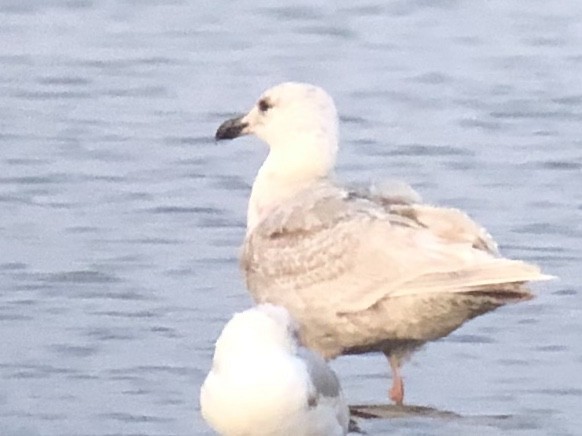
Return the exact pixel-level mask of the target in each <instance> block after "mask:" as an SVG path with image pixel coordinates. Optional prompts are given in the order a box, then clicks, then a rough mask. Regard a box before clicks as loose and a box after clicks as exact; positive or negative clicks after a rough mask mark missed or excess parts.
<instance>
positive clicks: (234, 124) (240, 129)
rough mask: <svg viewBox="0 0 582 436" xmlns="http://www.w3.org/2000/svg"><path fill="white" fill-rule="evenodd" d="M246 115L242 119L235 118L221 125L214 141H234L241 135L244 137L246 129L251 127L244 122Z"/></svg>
mask: <svg viewBox="0 0 582 436" xmlns="http://www.w3.org/2000/svg"><path fill="white" fill-rule="evenodd" d="M243 118H244V115H242V116H240V117H236V118H233V119H231V120H227V121H225V122H224V123H222V124H221V125H220V127H219V128H218V130H217V131H216V134H215V135H214V139H216V140H217V141H218V140H220V139H234V138H237V137H239V136H241V135H244V134H245V133H246V132H244V129H245V128H246V127H247V126H248V125H249V124H248V123H245V122H244V121H242V119H243Z"/></svg>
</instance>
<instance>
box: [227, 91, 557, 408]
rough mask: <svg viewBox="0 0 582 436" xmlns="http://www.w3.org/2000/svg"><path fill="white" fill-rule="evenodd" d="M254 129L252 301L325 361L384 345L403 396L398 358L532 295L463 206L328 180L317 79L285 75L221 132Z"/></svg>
mask: <svg viewBox="0 0 582 436" xmlns="http://www.w3.org/2000/svg"><path fill="white" fill-rule="evenodd" d="M245 134H254V135H255V136H257V137H259V138H260V139H262V140H263V141H265V142H266V143H267V144H268V145H269V155H268V156H267V158H266V160H265V161H264V163H263V165H262V166H261V168H260V170H259V172H258V174H257V177H256V179H255V181H254V183H253V188H252V192H251V197H250V201H249V207H248V215H247V234H246V238H245V241H244V246H243V254H242V259H241V265H242V268H243V270H244V273H245V277H246V282H247V287H248V289H249V290H250V293H251V294H252V296H253V298H254V300H255V301H256V302H257V303H264V302H270V303H273V304H278V305H281V306H284V307H286V308H287V309H288V310H289V311H290V312H291V314H292V315H293V317H294V318H295V319H297V320H298V321H299V323H300V325H301V330H300V334H301V339H302V341H303V343H304V344H305V345H306V346H308V347H310V348H312V349H314V350H317V351H319V352H320V353H321V354H322V355H323V356H324V357H325V358H326V359H330V358H334V357H336V356H338V355H341V354H359V353H367V352H377V351H379V352H382V353H384V354H385V355H386V356H387V357H388V360H389V362H390V366H391V369H392V388H391V389H390V397H391V398H392V399H393V400H394V401H395V402H396V403H397V404H402V401H403V397H404V385H403V382H402V378H401V376H400V372H399V368H400V366H401V364H402V362H403V359H404V358H405V357H407V356H408V355H409V354H410V353H411V352H413V351H414V350H415V349H417V348H418V347H420V346H422V345H423V344H424V343H426V342H428V341H433V340H436V339H439V338H442V337H443V336H446V335H448V334H449V333H451V332H452V331H453V330H455V329H457V328H458V327H460V326H461V325H462V324H463V323H464V322H465V321H467V320H469V319H472V318H474V317H476V316H478V315H481V314H483V313H486V312H489V311H491V310H493V309H496V308H498V307H500V306H503V305H505V304H507V303H510V302H518V301H523V300H528V299H530V298H532V296H533V295H532V294H531V293H530V291H529V290H528V289H527V287H526V286H525V285H524V283H525V282H527V281H535V280H544V279H547V278H549V277H548V276H545V275H543V274H542V273H541V272H540V270H539V268H537V267H536V266H534V265H531V264H528V263H525V262H521V261H516V260H510V259H506V258H503V257H501V256H500V255H499V254H498V252H497V246H496V244H495V242H494V241H493V239H492V238H491V237H490V235H489V234H488V233H487V232H486V231H485V229H483V228H481V227H480V226H479V225H478V224H476V223H475V222H474V221H472V220H471V219H470V218H469V217H468V216H467V215H465V214H464V213H463V212H461V211H459V210H456V209H448V208H439V207H433V206H428V205H424V204H419V203H417V202H416V201H415V200H414V199H412V198H407V197H406V196H404V197H402V196H399V195H391V194H390V193H382V192H373V191H372V190H367V191H363V192H350V191H349V190H346V189H344V188H342V187H339V186H337V185H336V184H334V183H333V181H332V180H330V175H331V173H332V171H333V168H334V165H335V162H336V153H337V149H338V136H339V135H338V116H337V112H336V108H335V105H334V102H333V100H332V99H331V97H330V96H329V95H328V94H327V93H326V92H325V91H324V90H322V89H321V88H318V87H316V86H312V85H308V84H302V83H283V84H281V85H278V86H275V87H274V88H271V89H269V90H267V91H266V92H265V93H264V94H263V95H262V96H261V97H260V98H259V100H258V102H257V103H256V104H255V105H254V106H253V108H252V109H251V110H250V112H249V113H247V114H246V115H244V116H241V117H238V118H235V119H232V120H228V121H226V122H224V123H223V124H222V125H221V126H220V127H219V128H218V130H217V132H216V139H232V138H235V137H237V136H241V135H245Z"/></svg>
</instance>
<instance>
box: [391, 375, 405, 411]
mask: <svg viewBox="0 0 582 436" xmlns="http://www.w3.org/2000/svg"><path fill="white" fill-rule="evenodd" d="M390 399H391V400H392V401H394V402H395V403H396V404H397V405H398V406H402V402H403V401H404V383H403V382H402V378H400V376H396V377H395V378H394V381H393V382H392V387H391V388H390Z"/></svg>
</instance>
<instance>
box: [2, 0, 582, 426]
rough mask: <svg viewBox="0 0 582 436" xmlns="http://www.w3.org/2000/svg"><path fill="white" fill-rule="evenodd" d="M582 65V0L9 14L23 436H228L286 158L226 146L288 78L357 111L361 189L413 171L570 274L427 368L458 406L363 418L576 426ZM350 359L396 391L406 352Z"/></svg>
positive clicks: (5, 350) (8, 296)
mask: <svg viewBox="0 0 582 436" xmlns="http://www.w3.org/2000/svg"><path fill="white" fill-rule="evenodd" d="M581 72H582V3H581V2H579V1H577V0H569V1H562V2H554V3H550V2H546V1H538V0H516V1H511V2H508V1H504V0H491V1H487V2H470V1H461V0H458V1H456V0H434V1H426V0H392V1H384V0H382V1H381V0H362V1H359V2H353V1H347V0H346V1H336V2H332V1H323V2H322V1H317V0H316V1H313V0H311V1H290V2H286V3H284V2H278V1H275V0H270V1H269V0H257V1H254V2H241V1H238V2H237V1H228V0H216V1H213V2H202V1H186V0H168V1H166V0H0V434H1V435H3V436H28V435H31V436H36V435H43V436H44V435H55V436H85V435H87V436H89V435H91V436H93V435H94V436H105V435H107V436H113V435H123V436H132V435H135V436H137V435H147V436H158V435H159V436H161V435H180V436H182V435H184V436H185V435H203V434H205V435H209V434H211V433H210V431H209V430H208V428H207V427H206V425H205V424H204V422H203V421H202V419H201V417H200V415H199V406H198V390H199V387H200V384H201V382H202V380H203V378H204V376H205V374H206V372H207V371H208V369H209V367H210V363H211V356H212V351H213V345H214V340H215V338H216V337H217V335H218V333H219V332H220V329H221V328H222V326H223V324H224V322H225V321H226V320H227V319H228V318H229V317H230V316H231V314H232V313H233V312H234V311H236V310H240V309H243V308H246V307H248V306H249V305H250V304H251V303H250V299H249V297H248V296H247V294H246V291H245V288H244V284H243V282H242V280H241V275H240V273H239V270H238V261H237V257H238V251H239V246H240V244H241V242H242V238H243V236H244V232H245V217H246V202H247V198H248V195H249V188H250V184H251V183H252V180H253V177H254V174H255V173H256V171H257V169H258V167H259V165H260V163H261V161H262V159H263V158H264V156H265V154H266V147H265V146H264V145H263V144H261V143H259V141H257V140H256V139H253V138H246V139H240V140H238V141H236V142H228V143H220V144H218V145H217V144H215V142H214V140H213V135H214V132H215V130H216V128H217V126H218V125H219V124H220V122H222V121H223V120H224V119H226V118H227V117H230V116H232V115H234V114H236V113H239V112H244V111H246V110H248V109H249V108H250V107H251V105H252V104H254V101H255V99H256V98H257V97H258V95H259V94H260V93H261V92H262V91H263V90H264V89H266V88H268V87H270V86H272V85H274V84H277V83H278V82H281V81H285V80H299V81H306V82H311V83H314V84H318V85H320V86H322V87H324V88H325V89H326V90H327V91H328V92H329V93H330V94H331V95H332V96H333V97H334V98H335V99H336V103H337V106H338V109H339V112H340V114H341V119H342V150H341V153H340V162H339V168H338V176H339V178H340V179H341V180H342V181H345V182H348V181H350V182H351V181H366V180H386V179H404V180H406V181H408V182H410V183H411V184H412V185H413V186H414V187H415V188H416V189H417V190H418V191H419V192H420V193H421V194H422V195H423V197H424V199H425V200H426V201H428V202H431V203H438V204H443V205H450V206H454V207H459V208H463V209H465V210H467V211H468V212H469V213H470V214H471V215H472V216H473V217H474V218H476V219H477V220H478V221H480V222H481V223H482V224H484V225H485V226H487V228H488V229H489V230H490V232H491V233H492V234H493V235H494V236H495V237H496V239H497V240H498V241H499V243H500V246H501V249H502V251H503V253H504V254H505V255H508V256H510V257H518V258H523V259H525V260H529V261H532V262H537V263H539V264H541V265H542V266H543V268H544V270H545V271H546V272H548V273H550V274H554V275H556V276H559V277H560V280H556V281H553V282H550V283H545V284H541V285H539V286H536V290H537V292H538V294H539V297H538V298H537V299H535V300H533V301H531V302H528V303H525V304H521V305H517V306H512V307H507V308H504V309H501V310H498V311H497V312H495V313H492V314H489V315H486V316H483V317H481V318H479V319H477V320H475V321H472V322H470V323H469V324H467V325H466V326H464V327H463V328H461V329H460V330H458V331H457V332H455V333H454V334H452V335H451V336H449V337H448V338H446V339H444V340H442V341H440V342H438V343H434V344H431V345H429V346H428V347H426V348H425V350H424V351H421V352H419V353H417V354H416V355H415V356H414V357H413V359H412V361H411V362H410V363H409V364H408V365H406V366H405V369H404V376H405V380H406V383H407V385H406V387H407V399H408V401H409V402H410V403H411V404H417V405H425V406H431V407H436V408H438V409H439V410H443V411H452V412H455V413H457V414H458V415H460V416H459V417H458V418H454V419H443V418H438V417H437V418H429V417H408V418H402V419H394V420H381V421H367V422H361V427H362V428H363V429H364V430H365V431H367V432H368V434H371V435H382V434H385V435H388V434H402V435H420V434H423V435H425V434H430V435H441V434H442V435H444V434H446V435H454V434H459V435H463V434H469V433H473V434H479V435H481V434H485V435H488V434H491V435H495V434H501V433H503V434H528V435H532V434H539V435H542V434H544V435H545V434H554V435H574V434H579V431H580V430H579V429H580V426H581V425H582V417H581V415H580V411H581V410H582V371H581V369H582V340H581V338H582V300H581V293H580V289H579V277H580V265H581V263H582V74H581ZM333 366H334V368H335V369H336V371H337V372H338V374H339V376H340V379H341V381H342V383H343V386H344V390H345V391H346V394H347V396H348V399H349V401H350V403H351V404H356V403H370V404H378V403H384V402H386V401H387V389H388V386H389V372H388V365H387V363H386V361H385V359H384V357H383V356H380V355H369V356H357V357H345V358H340V359H338V360H336V361H335V362H334V363H333Z"/></svg>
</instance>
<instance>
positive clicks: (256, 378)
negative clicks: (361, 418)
mask: <svg viewBox="0 0 582 436" xmlns="http://www.w3.org/2000/svg"><path fill="white" fill-rule="evenodd" d="M200 407H201V411H202V416H203V417H204V419H205V420H206V421H207V422H208V424H209V425H210V426H211V427H212V428H213V429H214V430H216V431H217V432H218V433H219V434H221V435H223V436H248V435H254V436H289V435H294V436H342V435H345V434H347V431H348V422H349V410H348V406H347V404H346V402H345V399H344V396H343V393H342V390H341V387H340V384H339V381H338V379H337V377H336V375H335V373H334V372H333V371H332V370H331V369H330V368H329V367H328V366H327V364H326V362H325V360H324V359H323V358H322V357H321V356H319V355H318V354H316V353H314V352H312V351H311V350H308V349H306V348H304V347H302V346H301V345H300V344H299V343H298V325H297V323H296V322H295V321H294V320H293V318H292V317H291V316H290V315H289V312H288V311H287V310H286V309H285V308H283V307H280V306H274V305H271V304H263V305H259V306H257V307H254V308H252V309H249V310H246V311H244V312H241V313H238V314H236V315H234V317H233V318H232V319H231V320H230V321H229V322H228V323H227V324H226V326H225V327H224V329H223V330H222V333H221V334H220V337H219V338H218V340H217V341H216V349H215V352H214V360H213V364H212V370H211V371H210V373H209V374H208V376H207V377H206V380H205V381H204V384H203V385H202V388H201V390H200Z"/></svg>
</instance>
